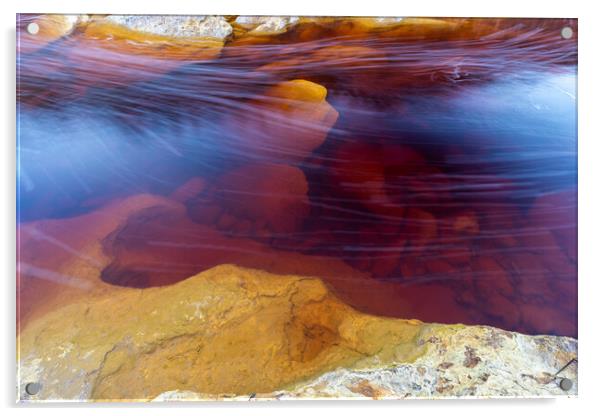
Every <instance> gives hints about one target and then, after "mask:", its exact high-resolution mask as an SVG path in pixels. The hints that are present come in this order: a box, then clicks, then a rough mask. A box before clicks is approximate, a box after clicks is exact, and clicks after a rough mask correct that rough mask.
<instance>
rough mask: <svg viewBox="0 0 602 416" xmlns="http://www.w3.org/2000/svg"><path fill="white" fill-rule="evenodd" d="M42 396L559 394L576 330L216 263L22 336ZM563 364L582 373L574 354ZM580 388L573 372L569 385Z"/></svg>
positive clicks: (62, 315)
mask: <svg viewBox="0 0 602 416" xmlns="http://www.w3.org/2000/svg"><path fill="white" fill-rule="evenodd" d="M19 343H20V349H19V352H20V362H19V371H20V380H21V382H22V385H21V386H19V387H20V389H19V390H20V397H21V399H24V400H28V399H31V400H33V398H31V397H28V396H27V395H26V393H25V392H24V390H23V389H24V386H25V385H26V383H28V382H31V381H37V382H40V383H41V384H42V386H43V387H42V391H41V392H40V393H39V394H37V395H36V397H35V399H36V400H40V399H55V400H117V399H126V400H149V399H152V398H155V397H157V396H160V395H161V394H162V393H164V392H173V391H182V392H202V395H200V396H197V395H196V393H195V394H193V393H182V392H175V393H169V394H166V395H164V396H161V397H163V398H164V399H170V398H171V399H174V398H175V399H178V400H183V399H187V398H188V399H194V398H199V397H201V398H205V399H209V398H220V399H226V398H236V397H243V396H246V397H248V396H249V395H254V396H255V395H256V396H257V397H258V398H263V397H265V398H293V397H299V398H303V397H372V398H386V397H396V398H397V397H405V396H412V397H414V396H416V397H419V396H449V395H493V396H506V395H521V396H522V395H528V396H531V395H554V394H562V393H563V392H562V391H561V390H560V389H559V388H558V387H557V386H556V385H555V384H554V383H553V381H552V376H551V375H552V374H553V373H555V371H557V370H558V369H560V368H561V367H562V366H563V365H564V364H565V363H566V362H568V361H569V360H570V359H572V358H574V357H575V356H576V348H577V345H576V344H577V342H576V341H575V340H572V339H570V338H561V337H548V336H544V337H530V336H525V335H520V334H515V333H510V332H506V331H501V330H497V329H493V328H490V327H481V326H475V327H466V326H462V325H454V326H451V325H450V326H446V325H434V324H422V323H420V322H419V321H408V320H400V319H386V318H378V317H374V316H370V315H365V314H361V313H359V312H357V311H355V310H353V309H352V308H350V307H348V306H347V305H345V304H344V303H342V302H341V301H339V300H338V299H337V298H336V297H334V296H333V295H332V294H331V293H330V292H329V290H328V289H327V287H326V286H325V285H324V284H323V283H322V282H321V281H320V280H318V279H312V278H302V277H297V276H278V275H271V274H268V273H265V272H261V271H253V270H248V269H242V268H238V267H235V266H228V265H224V266H219V267H216V268H213V269H211V270H208V271H206V272H203V273H201V274H199V275H197V276H194V277H191V278H190V279H187V280H185V281H182V282H180V283H178V284H175V285H172V286H168V287H162V288H150V289H144V290H136V289H126V288H123V289H117V290H115V291H113V292H112V293H111V294H110V295H104V296H103V295H95V296H89V297H87V298H86V297H84V298H82V299H80V300H79V301H77V302H75V303H73V304H71V305H69V306H65V307H63V308H61V309H58V310H56V311H55V312H51V313H49V314H47V315H46V316H44V317H42V318H40V319H38V320H36V321H34V322H32V323H30V324H29V325H28V327H27V328H26V329H25V331H24V332H23V333H22V334H21V336H20V337H19ZM564 375H565V376H567V377H570V378H572V379H574V380H575V378H576V373H575V368H574V367H570V368H569V369H567V370H566V372H565V373H564ZM570 393H572V394H576V385H575V387H573V390H571V392H570Z"/></svg>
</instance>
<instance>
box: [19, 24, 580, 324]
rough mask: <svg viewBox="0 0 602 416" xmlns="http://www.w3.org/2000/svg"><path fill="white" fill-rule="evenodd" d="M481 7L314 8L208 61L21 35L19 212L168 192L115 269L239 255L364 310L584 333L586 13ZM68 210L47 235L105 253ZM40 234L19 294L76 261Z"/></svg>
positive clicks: (24, 255)
mask: <svg viewBox="0 0 602 416" xmlns="http://www.w3.org/2000/svg"><path fill="white" fill-rule="evenodd" d="M23 19H26V17H23ZM475 22H476V21H475ZM479 22H480V24H481V25H483V26H478V25H477V23H474V24H472V23H471V24H470V25H469V26H467V27H463V29H461V30H460V29H458V30H452V31H444V32H441V33H439V34H438V35H437V36H425V35H422V34H420V33H413V32H412V33H409V34H407V33H406V34H403V36H402V35H401V34H399V33H397V34H396V33H395V32H394V31H393V32H392V33H389V32H383V33H380V32H379V33H371V32H369V31H367V32H361V33H356V32H354V31H352V30H347V31H345V30H343V29H341V28H340V27H338V28H335V27H329V26H328V25H323V26H321V29H320V30H321V32H319V33H317V34H316V33H314V32H313V31H312V30H315V27H312V26H303V25H300V26H299V27H297V28H295V29H292V30H290V31H289V32H287V33H285V34H283V35H280V36H274V37H270V38H265V39H264V38H261V39H255V40H253V41H251V42H244V41H237V40H235V41H233V42H231V43H227V44H226V45H225V47H224V48H223V49H222V50H221V51H220V53H219V56H217V57H216V58H214V59H207V60H192V61H190V60H188V61H183V60H181V59H179V58H178V57H170V56H169V54H167V55H166V56H161V57H153V56H145V55H140V54H131V53H128V52H127V51H125V50H119V49H109V48H106V47H105V46H104V45H103V44H98V43H94V42H91V41H90V40H89V39H86V38H85V37H83V36H82V35H81V33H78V32H77V31H76V32H74V33H73V34H71V35H69V36H67V37H64V38H61V39H59V40H57V41H54V42H51V43H49V44H47V45H45V46H44V47H43V48H40V49H37V50H35V51H33V52H26V53H25V52H23V53H20V54H19V58H18V76H19V79H18V91H17V92H18V134H19V142H18V149H17V150H18V160H19V170H18V224H19V227H20V228H23V227H24V226H26V225H28V224H34V223H38V224H39V223H41V222H44V221H46V222H47V223H48V221H51V222H52V221H53V222H52V224H69V223H67V222H62V223H61V221H67V220H69V219H73V218H77V217H78V216H82V215H86V214H89V213H92V212H95V211H98V212H103V211H102V210H103V209H104V207H107V206H110V204H112V203H118V201H122V200H124V199H125V198H128V197H132V196H135V195H140V194H153V195H159V196H162V197H165V198H166V199H169V200H171V201H174V202H173V204H174V206H169V207H166V206H162V207H150V208H147V209H143V210H139V211H137V212H135V213H133V214H131V215H130V216H129V217H128V218H127V220H126V221H125V223H124V224H122V225H121V226H120V227H119V228H118V229H117V230H115V231H114V232H112V233H111V234H110V235H108V236H107V237H106V238H103V241H102V242H101V243H102V247H103V253H104V255H105V256H106V258H107V259H108V261H107V262H106V264H105V263H102V262H101V263H102V264H101V265H100V266H99V267H101V268H102V272H101V274H100V276H99V279H102V281H104V282H105V283H108V284H110V285H118V286H130V287H137V288H146V287H151V286H161V285H168V284H173V283H175V282H177V281H179V280H182V279H186V278H187V277H190V276H192V275H194V274H196V273H198V272H200V271H203V270H205V269H207V268H209V267H213V266H215V265H217V264H222V263H234V264H239V265H241V266H246V267H254V268H261V269H264V270H267V271H271V272H275V273H280V274H282V273H290V274H306V275H312V276H319V277H322V278H323V279H324V280H325V281H326V282H327V284H328V285H330V286H331V287H332V288H333V290H334V291H335V293H337V294H338V295H339V296H340V297H341V298H342V299H343V300H345V301H346V302H348V303H349V304H351V305H352V306H354V307H356V308H358V309H360V310H362V311H365V312H368V313H373V314H378V315H385V316H395V317H403V318H417V319H421V320H425V321H433V322H446V323H456V322H461V323H468V324H475V323H476V324H488V325H494V326H498V327H502V328H505V329H509V330H515V331H521V332H525V333H548V334H560V335H570V336H576V335H577V319H576V314H577V309H576V308H577V302H576V293H577V291H576V288H577V240H576V234H577V199H576V197H577V133H576V122H577V109H576V99H575V97H576V75H577V44H576V39H575V38H573V39H568V40H567V39H563V38H562V37H561V36H560V29H561V28H562V27H564V26H565V25H573V27H574V24H575V22H573V21H570V20H562V21H561V20H554V19H541V20H525V19H517V20H514V19H505V20H501V21H494V20H493V19H492V20H489V21H487V20H484V21H479ZM574 29H576V28H575V27H574ZM290 80H306V81H311V82H312V83H315V84H319V85H322V86H324V87H325V88H326V90H327V96H326V101H327V103H328V104H326V103H325V102H323V101H320V100H319V99H318V98H315V97H314V95H315V94H318V95H319V93H317V92H315V91H314V90H311V91H310V92H306V89H307V88H310V87H307V88H306V86H307V85H314V84H309V83H307V84H303V83H300V82H298V83H292V84H286V82H287V81H290ZM283 83H284V84H283ZM283 85H285V87H282V86H283ZM289 87H290V88H289ZM278 88H280V90H278V91H280V92H278V93H274V91H275V89H278ZM304 88H305V89H304ZM311 88H313V87H311ZM311 88H310V89H311ZM289 90H290V91H289ZM283 91H284V92H283ZM304 94H309V95H311V96H312V97H311V99H308V100H306V98H303V100H306V101H303V102H304V103H305V104H302V105H301V109H297V107H295V106H296V105H298V102H297V104H296V103H295V101H294V100H296V99H297V98H296V97H298V95H302V96H303V95H304ZM312 94H314V95H312ZM290 100H293V103H292V104H291V103H290ZM328 105H329V106H328ZM336 113H338V117H337V116H336ZM306 143H309V144H308V145H307V146H306V145H305V144H306ZM99 210H100V211H99ZM54 226H55V225H53V227H54ZM88 226H89V227H90V229H92V228H93V227H94V226H95V224H85V223H84V224H81V223H78V225H77V230H76V231H77V233H83V234H85V233H86V232H87V231H86V227H88ZM70 227H73V226H70V225H66V226H65V227H64V228H63V229H62V231H58V232H55V233H54V234H53V235H52V236H46V237H40V238H39V239H41V240H43V241H46V243H49V244H50V245H51V246H52V247H53V248H54V249H56V250H58V251H60V252H63V253H64V252H68V253H71V254H72V255H73V256H80V257H82V258H84V260H85V262H87V263H90V264H97V263H98V260H96V259H94V258H88V257H86V256H87V255H86V254H84V251H83V250H84V249H85V247H78V246H77V245H74V244H73V243H71V242H70V241H71V240H70V235H71V234H72V233H73V231H74V230H73V229H71V228H70ZM59 229H60V227H59ZM40 247H42V246H40ZM37 250H38V251H36V250H29V249H28V250H25V249H24V248H23V247H22V250H21V251H20V254H19V256H20V258H19V261H20V265H19V266H20V274H21V279H22V280H21V283H20V285H21V286H20V290H21V292H20V295H21V296H22V299H21V302H22V303H24V304H28V303H33V302H43V296H42V295H39V294H38V295H35V294H34V295H32V294H31V293H32V292H31V291H29V292H28V291H27V285H30V286H31V287H32V288H36V287H37V286H36V282H37V281H39V280H42V281H45V282H48V281H52V282H53V284H58V285H60V284H61V280H62V279H63V278H64V276H62V274H61V273H63V272H62V271H61V269H60V267H59V266H58V265H56V266H53V267H54V268H53V267H51V266H48V264H50V263H44V261H42V260H40V259H41V258H42V259H43V258H44V256H45V255H48V256H54V254H52V253H51V252H48V251H44V249H43V248H38V249H37ZM36 262H38V263H36ZM40 264H45V266H44V267H41V266H40ZM71 277H73V276H71ZM33 290H34V289H32V291H33ZM35 290H36V291H38V292H39V291H43V289H35ZM28 297H31V299H29V298H28Z"/></svg>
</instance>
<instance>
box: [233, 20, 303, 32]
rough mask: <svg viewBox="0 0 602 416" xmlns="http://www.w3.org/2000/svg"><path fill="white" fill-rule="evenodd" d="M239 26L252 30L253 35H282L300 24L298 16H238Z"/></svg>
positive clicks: (236, 21)
mask: <svg viewBox="0 0 602 416" xmlns="http://www.w3.org/2000/svg"><path fill="white" fill-rule="evenodd" d="M234 22H235V23H236V24H237V25H239V26H241V27H243V28H245V29H248V30H250V33H251V34H257V33H260V34H275V33H282V32H283V31H285V30H286V29H287V28H288V27H290V26H293V25H295V24H297V23H298V22H299V18H298V17H296V16H238V17H237V18H236V20H235V21H234Z"/></svg>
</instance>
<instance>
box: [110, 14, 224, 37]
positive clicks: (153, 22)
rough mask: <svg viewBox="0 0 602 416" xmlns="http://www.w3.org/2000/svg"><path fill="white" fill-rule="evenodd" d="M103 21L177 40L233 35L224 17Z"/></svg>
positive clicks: (114, 17) (114, 18)
mask: <svg viewBox="0 0 602 416" xmlns="http://www.w3.org/2000/svg"><path fill="white" fill-rule="evenodd" d="M103 20H106V21H108V22H111V23H114V24H118V25H121V26H124V27H126V28H128V29H130V30H133V31H137V32H143V33H149V34H153V35H160V36H167V37H175V38H215V39H221V40H223V39H225V38H227V37H228V36H229V35H230V34H231V33H232V27H231V26H230V24H229V23H228V21H227V20H226V19H225V18H224V17H223V16H171V15H146V16H145V15H131V16H123V15H110V16H107V17H106V18H104V19H103Z"/></svg>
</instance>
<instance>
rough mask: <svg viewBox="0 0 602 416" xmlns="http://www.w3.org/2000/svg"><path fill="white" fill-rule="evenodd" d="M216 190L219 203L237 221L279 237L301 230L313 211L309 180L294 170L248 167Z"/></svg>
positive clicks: (221, 182) (220, 182) (231, 174)
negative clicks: (248, 222)
mask: <svg viewBox="0 0 602 416" xmlns="http://www.w3.org/2000/svg"><path fill="white" fill-rule="evenodd" d="M216 188H217V189H216V201H217V202H218V203H219V204H220V206H221V207H222V208H223V209H225V210H226V211H227V212H229V213H231V214H233V215H234V216H235V217H236V220H237V221H243V220H245V219H246V220H249V221H251V223H253V224H257V223H261V224H266V226H267V228H268V229H269V230H271V231H273V232H276V233H287V232H293V231H295V230H297V229H298V228H299V226H300V225H301V223H302V222H303V220H304V219H305V217H306V216H307V215H308V214H309V211H310V202H309V199H308V197H307V191H308V185H307V180H306V179H305V175H304V173H303V172H302V171H301V170H300V169H299V168H296V167H293V166H287V165H276V164H263V165H246V166H243V167H241V168H238V169H235V170H233V171H230V172H228V173H226V174H225V175H224V176H222V177H221V178H219V179H218V181H217V184H216Z"/></svg>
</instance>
